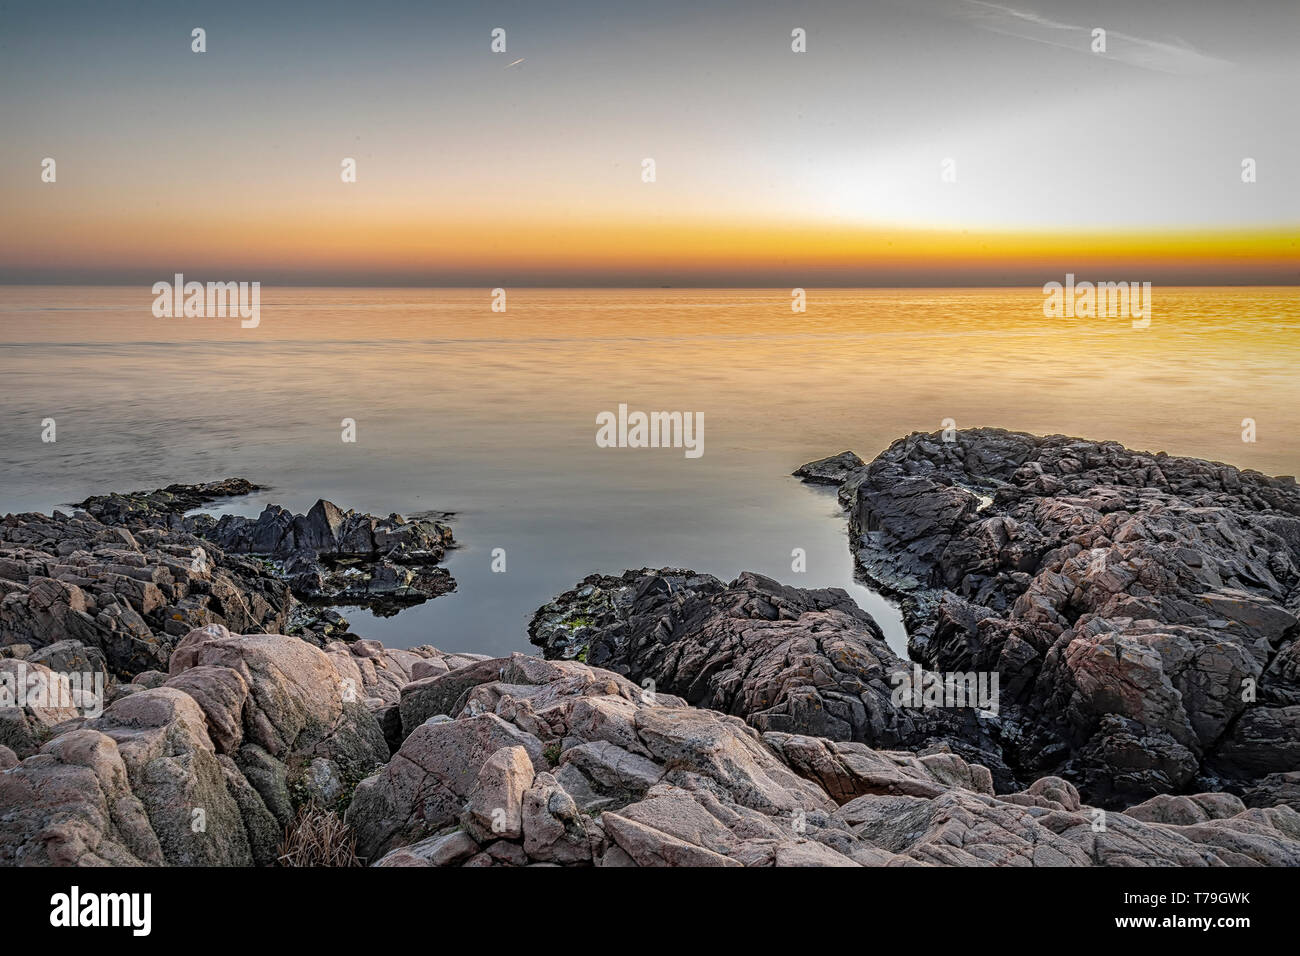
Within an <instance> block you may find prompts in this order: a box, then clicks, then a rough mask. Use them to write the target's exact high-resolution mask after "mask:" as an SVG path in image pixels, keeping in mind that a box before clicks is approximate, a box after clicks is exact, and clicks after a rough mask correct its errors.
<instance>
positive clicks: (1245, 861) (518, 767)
mask: <svg viewBox="0 0 1300 956" xmlns="http://www.w3.org/2000/svg"><path fill="white" fill-rule="evenodd" d="M418 661H424V662H429V663H431V664H434V665H435V666H436V665H438V664H441V665H444V666H446V667H447V668H448V673H454V672H456V671H457V670H464V671H466V673H467V675H470V674H472V677H471V678H470V679H468V680H466V681H465V682H464V684H463V686H462V687H461V691H460V693H459V695H458V696H457V697H456V699H455V701H454V702H453V703H451V704H449V705H447V706H446V707H445V710H446V712H445V713H441V714H435V715H432V716H430V717H428V718H427V719H426V720H424V721H423V722H422V723H421V724H420V725H419V726H417V727H416V728H414V729H413V730H412V731H411V733H410V734H408V735H407V736H406V737H405V739H403V740H402V741H401V743H400V747H399V748H398V749H397V751H396V752H395V753H393V754H392V756H391V758H389V757H388V755H387V752H386V748H384V747H383V741H382V738H380V737H377V736H376V734H375V728H376V719H375V717H374V712H375V710H376V709H377V708H379V707H383V706H388V707H392V706H396V704H397V696H398V694H399V693H400V692H401V687H398V686H397V685H398V684H399V682H400V681H401V680H402V679H403V678H405V679H406V680H405V684H403V685H402V686H409V684H410V681H409V678H410V676H411V671H412V670H413V669H414V667H413V664H414V663H415V662H418ZM359 662H366V665H365V666H364V667H363V666H362V665H361V664H360V663H359ZM453 665H455V666H453ZM367 668H369V669H367ZM171 670H172V676H171V677H168V678H166V679H165V683H163V684H161V685H157V684H156V677H149V678H147V679H146V683H148V684H151V685H155V686H144V685H143V684H141V685H128V686H129V687H131V688H132V689H130V690H129V691H128V692H126V693H123V694H121V695H120V696H119V697H118V698H117V699H116V700H115V701H114V702H113V703H112V704H111V705H110V706H109V707H108V708H107V709H106V710H105V712H104V713H103V715H102V716H100V717H98V718H96V719H90V720H88V719H84V718H73V719H71V720H69V721H66V722H62V723H61V724H60V725H59V729H58V732H57V733H55V735H54V736H52V737H51V738H50V739H49V740H47V741H45V742H44V743H43V744H42V746H41V747H40V749H39V750H38V751H37V752H36V753H33V754H31V755H29V756H27V757H26V758H25V759H22V760H19V759H18V757H17V755H15V754H13V753H12V751H9V750H8V749H7V748H0V864H9V865H13V864H28V865H30V864H39V865H48V864H55V865H161V864H171V865H197V864H217V865H252V864H268V863H273V862H274V861H275V859H276V853H277V841H278V839H279V836H280V834H281V832H283V828H284V827H285V826H286V825H287V824H288V823H289V821H290V819H291V817H292V813H293V810H294V807H295V806H296V805H299V804H301V803H303V802H305V801H313V802H319V800H320V799H321V797H320V795H319V794H318V793H317V792H314V791H313V789H312V788H313V787H315V786H317V784H319V783H320V782H321V781H322V780H326V779H335V778H337V779H339V780H341V781H343V782H344V784H345V785H346V783H347V781H348V778H349V769H348V768H355V767H356V766H357V765H358V764H357V761H361V762H362V763H364V762H365V761H367V760H374V761H375V767H374V768H371V769H373V772H371V773H369V775H368V776H366V777H364V779H361V780H360V781H359V782H356V781H354V783H355V794H353V795H352V797H351V800H350V803H348V804H347V810H346V820H347V821H348V823H349V824H350V825H351V827H352V828H353V830H354V832H355V834H356V837H357V840H358V848H359V850H360V851H361V853H362V855H363V856H364V857H366V859H367V861H368V862H371V863H374V864H377V865H381V866H431V865H433V866H450V865H465V866H499V865H504V866H525V865H533V864H547V865H565V866H575V865H576V866H593V865H594V866H665V865H669V866H676V865H692V866H739V865H744V866H774V865H776V866H861V865H866V866H881V865H915V864H934V865H1017V866H1029V865H1038V866H1043V865H1051V866H1056V865H1078V866H1088V865H1139V864H1141V865H1183V866H1216V865H1253V864H1264V865H1300V813H1297V812H1296V811H1295V810H1293V809H1292V808H1291V807H1289V806H1285V805H1283V806H1278V807H1270V808H1256V809H1247V808H1246V807H1245V806H1243V804H1242V803H1241V801H1239V800H1237V799H1236V798H1233V797H1229V796H1226V795H1223V794H1202V795H1195V796H1192V797H1190V798H1173V799H1172V800H1166V801H1165V802H1159V801H1149V802H1148V803H1146V804H1143V805H1141V806H1138V807H1134V808H1133V809H1132V810H1131V811H1130V812H1128V813H1113V812H1112V813H1107V812H1105V811H1102V810H1098V809H1095V808H1092V807H1088V806H1086V805H1084V804H1083V803H1082V802H1081V800H1080V798H1079V794H1078V792H1077V791H1076V790H1075V788H1074V787H1073V786H1072V785H1071V784H1069V783H1068V782H1066V781H1065V780H1061V779H1059V778H1055V777H1047V778H1043V779H1040V780H1038V781H1036V782H1035V783H1034V784H1033V785H1032V786H1031V787H1029V788H1027V789H1024V790H1018V791H1016V792H1013V793H1007V794H1002V795H997V794H995V793H994V788H993V778H992V774H991V773H990V772H989V771H988V770H987V769H986V768H984V767H981V766H979V765H976V764H972V763H970V762H968V761H967V760H965V759H963V758H962V757H960V756H959V755H957V754H954V753H951V752H946V751H944V750H943V749H941V748H935V749H933V750H932V751H931V752H929V753H923V754H911V753H898V752H889V751H884V750H877V749H873V748H870V747H867V746H865V745H863V744H859V743H850V742H836V741H829V740H826V739H824V738H817V737H810V736H807V735H802V734H790V733H784V732H776V731H771V732H768V733H765V734H760V733H759V732H758V731H756V730H755V729H754V728H753V727H751V726H749V725H748V724H746V723H745V722H743V721H741V720H739V719H737V718H735V717H732V716H728V715H725V714H721V713H718V712H716V711H713V710H708V709H702V708H696V707H692V706H690V705H689V704H687V703H686V702H685V701H683V700H681V699H680V698H677V697H674V696H671V695H666V694H663V693H651V692H649V691H648V690H647V689H645V688H643V687H640V686H638V685H636V684H633V683H632V682H630V681H628V680H627V679H626V678H623V677H621V676H619V675H617V674H614V673H613V672H611V671H606V670H602V669H599V668H594V667H590V666H588V665H586V664H582V663H579V662H576V661H544V660H541V659H539V658H535V657H527V656H524V655H518V654H517V655H513V656H512V657H509V658H501V659H497V660H486V659H478V660H475V659H472V658H466V657H463V656H460V655H445V654H442V653H440V652H438V651H436V650H434V649H432V648H420V649H417V650H414V651H407V652H397V651H386V650H384V649H383V648H382V647H380V646H378V645H377V644H375V643H374V642H367V643H366V645H365V646H363V647H356V646H355V645H354V646H352V647H349V646H347V645H342V644H338V645H331V647H330V648H329V649H327V650H322V649H320V648H317V647H315V646H313V645H311V644H309V643H307V642H304V641H301V640H299V639H298V638H296V637H286V636H281V635H265V634H257V635H245V636H240V635H234V634H230V633H229V632H228V631H227V630H225V629H224V628H221V627H212V628H206V629H201V630H195V631H193V632H191V633H190V634H188V635H186V637H185V639H184V640H183V641H182V642H181V644H180V647H179V648H178V650H177V653H176V655H175V657H174V659H173V661H172V662H171ZM357 674H361V677H362V684H363V690H364V692H365V693H367V694H369V693H374V694H375V695H376V696H375V698H374V699H373V700H370V699H368V698H367V699H366V701H365V702H364V703H363V705H362V706H361V707H356V706H350V705H352V704H356V703H357V702H356V701H353V700H351V699H350V697H351V695H350V693H349V681H355V680H356V676H355V675H357ZM368 675H369V676H368ZM158 676H162V675H158ZM395 687H396V688H397V689H396V692H395V691H394V688H395ZM444 699H447V698H444ZM330 767H333V768H335V769H334V770H330V769H329V768H330Z"/></svg>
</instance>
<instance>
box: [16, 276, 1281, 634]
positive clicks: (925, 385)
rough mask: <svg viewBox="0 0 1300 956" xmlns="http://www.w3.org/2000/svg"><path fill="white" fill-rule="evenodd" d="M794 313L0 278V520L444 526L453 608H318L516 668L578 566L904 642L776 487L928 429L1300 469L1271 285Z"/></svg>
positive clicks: (680, 302)
mask: <svg viewBox="0 0 1300 956" xmlns="http://www.w3.org/2000/svg"><path fill="white" fill-rule="evenodd" d="M790 301H791V298H790V290H788V289H775V290H755V289H744V290H735V289H710V290H704V289H662V290H561V289H545V290H542V289H519V290H510V291H509V292H508V298H507V311H506V312H504V313H497V312H493V311H491V308H490V307H491V302H492V299H491V294H490V292H489V290H486V289H470V290H464V289H460V290H453V289H436V290H429V289H423V290H421V289H327V288H272V287H267V288H264V289H263V290H262V306H261V324H260V326H259V327H258V328H256V329H241V328H240V325H239V321H238V320H237V319H195V318H191V319H156V318H154V317H153V316H152V314H151V310H150V307H151V305H152V303H153V295H152V293H151V292H150V290H149V289H148V288H143V287H109V288H92V287H60V288H46V287H14V286H10V287H0V382H3V385H2V386H0V471H2V473H3V481H2V482H0V512H4V511H31V510H45V511H48V510H49V509H52V508H55V507H58V506H61V505H65V504H66V503H67V502H70V501H75V500H79V499H81V498H83V497H85V496H86V495H89V494H92V493H97V492H103V491H108V490H134V489H145V488H154V487H158V486H161V485H165V484H169V483H171V482H176V481H181V482H195V481H203V480H209V479H214V478H221V477H226V476H232V475H240V476H244V477H247V478H249V479H251V480H253V481H255V482H257V483H259V484H263V485H266V486H268V487H269V489H270V490H269V491H267V492H265V493H263V494H259V495H257V496H256V497H254V498H250V499H245V500H241V501H239V502H235V503H233V504H232V505H230V506H228V510H238V511H240V512H243V513H256V512H258V511H260V510H261V508H262V506H263V505H264V504H265V503H267V502H270V501H274V502H277V503H280V504H283V505H286V506H288V507H291V508H293V509H295V510H302V509H305V508H307V507H309V506H310V505H311V504H312V503H313V502H314V501H315V500H316V499H317V498H318V497H324V498H328V499H330V500H332V501H334V502H336V503H337V504H339V505H341V506H344V507H350V508H357V509H362V510H367V511H372V512H376V513H385V514H386V513H388V512H391V511H398V512H402V513H406V514H410V513H414V512H422V511H430V510H433V511H451V512H455V515H456V516H455V519H454V525H453V526H454V529H455V533H456V537H457V539H458V540H459V542H460V548H459V550H457V551H455V552H454V553H453V555H452V557H451V558H450V561H449V567H450V569H451V571H452V573H453V574H454V575H455V577H456V579H457V582H458V584H459V589H458V590H457V592H456V593H455V594H452V595H449V596H446V597H443V598H439V599H437V600H436V601H433V602H430V603H428V604H426V605H423V606H421V607H417V608H413V609H410V610H407V611H404V612H402V613H401V614H398V615H396V616H395V617H392V618H388V619H376V618H373V617H372V616H371V615H369V614H368V613H367V612H364V611H359V610H353V611H345V612H344V613H345V614H346V615H347V616H348V617H349V619H350V620H351V621H352V623H353V628H354V630H356V631H358V632H359V633H362V634H365V635H367V636H372V637H376V638H379V639H381V640H383V641H385V642H387V643H390V644H396V645H411V644H417V643H424V642H428V643H433V644H435V645H437V646H439V647H442V648H445V649H448V650H476V651H483V652H490V653H497V652H508V651H511V650H529V649H530V648H529V645H528V643H527V638H526V634H525V625H526V622H527V620H528V617H529V616H530V615H531V613H532V611H533V610H534V609H536V608H537V607H538V606H539V605H541V604H543V603H544V602H546V601H547V600H548V599H549V598H550V597H552V596H553V595H555V594H556V593H558V592H560V591H563V590H565V589H567V588H569V587H571V586H572V585H574V584H575V583H576V582H577V581H579V580H580V579H581V578H582V577H583V576H585V575H587V574H589V573H591V572H593V571H603V572H619V571H622V570H623V569H625V568H630V567H642V566H659V565H674V566H679V567H690V568H694V569H696V570H698V571H708V572H712V573H714V574H716V575H719V576H720V577H723V578H728V579H729V578H730V577H732V576H734V575H735V574H736V573H737V572H739V571H742V570H747V569H749V570H755V571H760V572H762V573H765V574H769V575H772V576H773V577H776V578H778V579H779V580H782V581H786V582H789V583H794V584H801V585H805V586H837V587H843V588H846V589H847V590H848V591H849V592H850V593H851V594H853V595H854V597H855V598H856V599H857V600H858V601H859V602H860V603H861V604H862V605H863V606H864V607H866V608H867V609H868V610H870V611H871V612H872V613H874V614H876V615H877V618H878V620H880V622H881V624H882V626H884V627H885V628H886V630H887V632H888V633H889V635H890V637H891V643H893V644H894V645H895V646H896V647H901V646H902V641H903V640H904V635H903V634H902V630H901V626H900V625H899V623H898V617H897V613H896V611H894V610H893V609H892V608H891V607H890V606H889V605H888V604H887V603H886V602H885V601H884V600H883V599H881V598H880V597H878V596H877V595H875V594H873V593H872V592H870V591H869V590H867V589H866V588H864V587H861V586H860V585H857V584H855V583H854V581H853V577H852V566H851V562H850V557H849V552H848V547H847V542H846V539H845V534H844V521H843V517H842V515H841V513H840V511H839V508H838V507H837V505H836V502H835V499H834V496H833V494H831V493H829V492H827V491H819V490H816V489H810V488H807V487H805V486H803V485H801V484H800V483H799V482H797V481H796V480H795V479H793V478H791V477H789V473H790V472H791V471H792V470H793V469H794V468H795V467H797V466H798V465H800V464H802V463H803V462H805V461H807V460H810V459H813V458H818V457H822V456H825V455H829V454H833V453H836V452H839V451H842V450H843V449H845V448H851V449H853V450H855V451H857V452H858V453H859V454H860V455H862V456H863V457H864V458H870V457H871V456H873V455H875V454H876V453H878V452H879V451H880V450H881V449H883V448H884V447H885V446H887V445H888V444H889V442H890V441H892V440H893V439H894V438H897V437H899V436H902V435H905V434H907V433H909V432H912V431H916V430H925V431H931V430H934V429H937V428H940V427H942V422H943V421H944V420H945V419H952V420H953V421H954V422H955V423H956V425H957V426H959V427H965V426H973V425H1000V426H1004V427H1007V428H1015V429H1024V430H1028V431H1033V432H1046V433H1050V432H1064V433H1068V434H1076V435H1082V436H1086V437H1089V438H1097V439H1102V438H1109V439H1117V440H1119V441H1122V442H1124V443H1125V444H1128V445H1130V446H1133V447H1137V448H1145V449H1150V450H1161V449H1163V450H1166V451H1168V452H1170V453H1175V454H1186V455H1195V456H1198V457H1205V458H1211V459H1217V460H1221V461H1227V462H1231V463H1233V464H1237V465H1241V466H1244V467H1251V468H1257V469H1259V470H1261V471H1265V472H1268V473H1271V474H1294V473H1296V471H1297V470H1300V467H1298V465H1300V440H1298V437H1297V436H1300V376H1298V375H1297V368H1300V290H1297V289H1294V288H1215V289H1205V288H1183V289H1173V288H1164V289H1162V288H1157V289H1155V290H1154V293H1153V315H1152V321H1151V325H1150V328H1147V329H1142V330H1138V329H1134V328H1133V327H1132V324H1131V322H1130V320H1128V319H1125V318H1100V319H1047V318H1044V316H1043V295H1042V292H1041V291H1040V290H1037V289H1025V290H1021V289H991V290H990V289H984V290H817V289H810V290H809V292H808V311H807V312H806V313H803V314H796V313H792V311H791V308H790ZM620 403H623V404H626V405H628V406H629V408H630V409H632V410H638V409H639V410H645V411H658V410H669V411H671V410H678V411H688V412H702V413H703V416H704V432H703V447H704V454H703V455H702V456H701V457H699V458H695V459H691V458H687V457H686V456H685V455H684V454H683V451H682V450H681V449H663V448H661V449H633V448H613V449H611V448H599V447H597V445H596V442H595V433H596V416H597V414H599V413H600V412H602V411H616V410H617V408H618V406H619V404H620ZM46 418H53V419H55V421H56V423H57V425H56V427H57V441H56V442H55V443H53V444H50V443H44V442H42V441H41V430H42V425H41V423H42V420H43V419H46ZM344 418H351V419H354V420H355V422H356V437H357V441H356V442H355V443H344V442H343V441H342V440H341V431H342V429H341V421H342V420H343V419H344ZM1244 419H1251V420H1252V421H1253V423H1254V433H1255V440H1254V441H1253V442H1247V441H1243V438H1242V435H1243V420H1244ZM497 548H501V549H504V553H505V561H506V571H505V573H494V572H493V571H492V569H491V568H492V559H493V551H494V549H497ZM796 548H800V549H803V551H804V552H805V553H806V556H807V557H806V562H807V570H806V571H805V572H803V573H795V572H793V571H792V570H791V564H792V560H793V559H792V552H793V551H794V549H796Z"/></svg>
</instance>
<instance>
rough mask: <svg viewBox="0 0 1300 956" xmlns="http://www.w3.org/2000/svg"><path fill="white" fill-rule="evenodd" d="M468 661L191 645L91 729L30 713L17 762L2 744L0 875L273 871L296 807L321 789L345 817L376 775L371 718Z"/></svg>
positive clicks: (68, 715)
mask: <svg viewBox="0 0 1300 956" xmlns="http://www.w3.org/2000/svg"><path fill="white" fill-rule="evenodd" d="M470 660H472V658H464V657H460V656H458V655H444V654H442V653H441V652H439V651H436V650H434V649H433V648H429V647H424V648H417V649H414V650H409V651H391V652H390V651H386V650H384V649H383V648H382V647H380V646H379V645H377V644H376V643H375V642H373V641H367V642H359V644H358V645H351V646H349V645H346V644H343V643H340V642H336V643H334V644H332V645H330V646H329V647H328V648H327V649H325V650H322V649H320V648H317V647H315V646H313V645H312V644H310V643H308V642H306V641H303V640H300V639H299V638H297V637H286V636H283V635H278V634H251V635H232V634H231V633H230V632H229V631H228V630H227V629H226V628H224V627H221V626H219V625H210V626H208V627H205V628H202V629H197V630H194V631H192V632H190V633H189V634H188V635H186V637H185V638H184V639H183V640H182V641H181V642H180V644H179V645H178V646H177V649H176V652H175V654H174V655H173V657H172V659H171V661H170V665H169V666H170V672H171V676H170V677H166V676H165V675H161V674H158V675H154V676H150V677H147V678H146V679H145V682H144V683H142V684H127V685H124V686H122V687H121V688H119V693H118V694H117V695H116V698H115V699H114V700H113V702H112V703H111V704H109V705H108V707H107V708H106V709H104V711H103V713H102V715H99V716H95V717H88V716H86V715H84V714H82V713H80V712H79V711H78V710H77V709H76V708H70V709H65V710H61V711H57V712H50V713H42V714H39V715H38V716H40V717H41V718H42V719H43V720H44V724H43V727H42V729H43V733H42V734H41V735H40V739H37V740H34V741H33V743H35V744H37V745H38V746H36V747H35V748H34V749H33V748H31V747H24V750H30V752H29V753H23V752H15V751H13V750H11V749H9V748H8V745H6V747H5V753H6V754H7V755H9V756H11V757H12V758H13V760H12V761H10V760H6V761H5V762H6V763H9V764H12V765H11V766H8V767H5V768H0V769H2V771H3V772H0V863H9V864H76V865H100V864H108V865H136V864H162V863H168V864H172V865H225V866H230V865H235V866H240V865H252V864H254V863H258V864H268V863H272V862H274V860H275V857H276V849H277V845H278V843H279V841H280V838H281V836H282V834H283V830H284V827H285V826H287V825H288V824H289V823H290V821H291V819H292V815H293V810H294V806H295V804H300V803H302V802H304V801H305V800H309V799H313V798H316V797H317V796H318V793H317V792H314V791H315V789H316V781H317V780H318V779H319V778H320V777H321V776H324V777H327V778H329V779H332V780H335V781H337V785H338V790H337V791H336V792H335V793H334V794H333V795H332V797H333V799H332V801H331V803H332V804H339V805H346V801H347V800H348V799H350V798H351V792H352V789H353V788H354V787H355V786H356V784H357V782H358V781H360V780H361V779H363V778H364V777H366V776H367V775H368V774H370V773H372V772H373V771H374V770H375V769H376V768H377V767H382V766H384V765H385V764H386V763H387V762H388V760H389V758H390V756H391V748H390V746H389V743H388V741H387V739H386V738H385V735H384V733H383V731H382V728H381V722H382V715H383V713H384V712H385V711H386V710H390V709H394V708H396V705H397V698H398V693H399V690H400V687H401V686H402V685H404V684H405V683H407V682H408V681H409V679H410V673H411V668H412V665H413V664H414V662H416V661H429V662H436V663H438V664H442V665H444V666H453V665H457V664H459V663H461V662H468V661H470ZM6 663H10V664H15V663H19V662H6ZM156 678H163V682H162V683H158V681H157V679H156ZM20 757H25V759H21V760H20V759H18V758H20Z"/></svg>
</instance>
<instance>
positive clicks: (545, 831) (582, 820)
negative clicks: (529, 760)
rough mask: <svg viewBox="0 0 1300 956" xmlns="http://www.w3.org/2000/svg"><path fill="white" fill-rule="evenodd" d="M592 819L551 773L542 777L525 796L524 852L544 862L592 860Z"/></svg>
mask: <svg viewBox="0 0 1300 956" xmlns="http://www.w3.org/2000/svg"><path fill="white" fill-rule="evenodd" d="M588 819H589V817H587V816H586V815H585V814H582V813H580V812H579V811H578V805H577V804H576V803H574V802H573V798H572V797H571V796H569V794H568V793H567V792H566V791H565V789H564V787H562V786H560V784H559V782H558V781H557V780H556V779H555V778H554V777H553V776H551V775H550V774H549V773H541V774H538V775H537V777H536V778H535V780H534V783H533V786H532V787H531V788H530V789H529V790H528V791H527V792H526V793H525V794H524V798H523V811H522V827H523V834H524V852H525V853H527V854H528V857H529V859H531V860H534V861H539V862H543V863H582V862H586V861H588V860H590V859H591V840H590V838H589V836H588V833H587V823H586V821H587V820H588Z"/></svg>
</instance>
